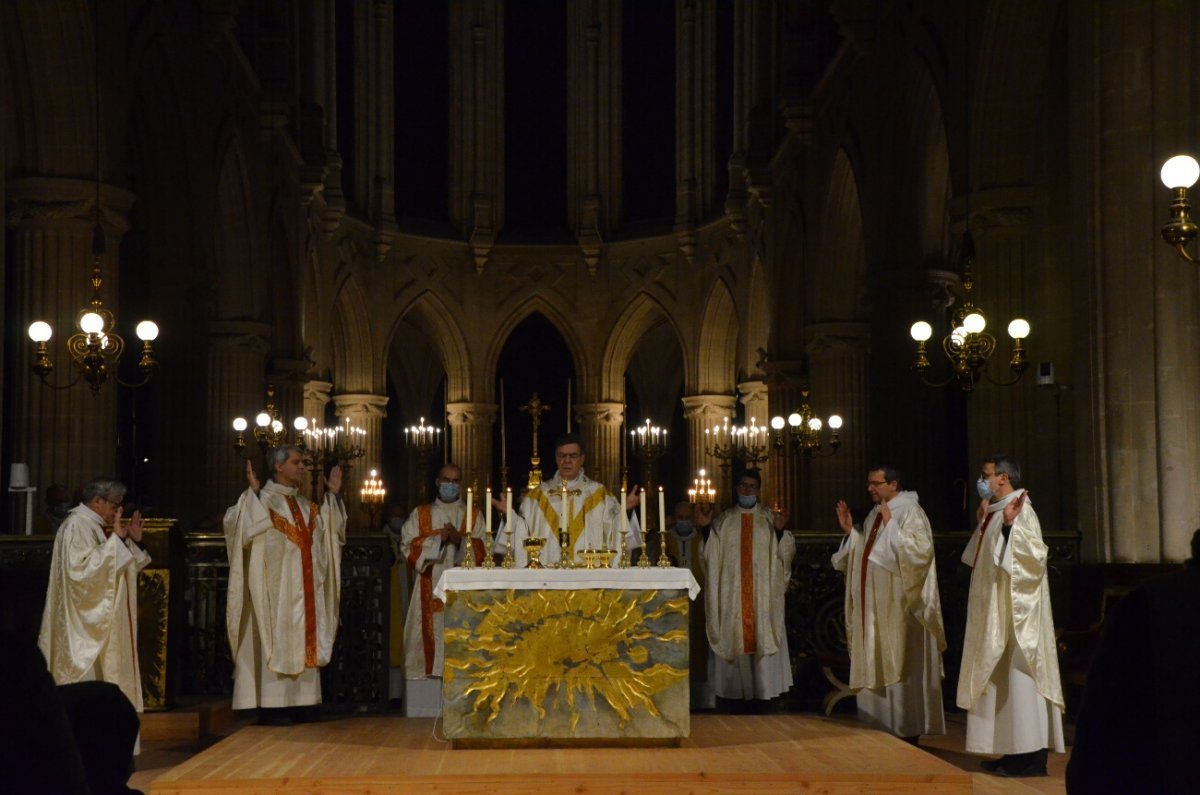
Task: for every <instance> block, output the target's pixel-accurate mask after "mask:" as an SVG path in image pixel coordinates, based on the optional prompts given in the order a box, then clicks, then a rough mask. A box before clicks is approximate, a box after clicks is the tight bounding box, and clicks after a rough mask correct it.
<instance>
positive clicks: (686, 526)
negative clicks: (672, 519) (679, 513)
mask: <svg viewBox="0 0 1200 795" xmlns="http://www.w3.org/2000/svg"><path fill="white" fill-rule="evenodd" d="M692 530H693V527H692V520H691V519H680V520H679V521H678V522H676V523H675V535H677V536H680V537H682V536H690V535H691V534H692Z"/></svg>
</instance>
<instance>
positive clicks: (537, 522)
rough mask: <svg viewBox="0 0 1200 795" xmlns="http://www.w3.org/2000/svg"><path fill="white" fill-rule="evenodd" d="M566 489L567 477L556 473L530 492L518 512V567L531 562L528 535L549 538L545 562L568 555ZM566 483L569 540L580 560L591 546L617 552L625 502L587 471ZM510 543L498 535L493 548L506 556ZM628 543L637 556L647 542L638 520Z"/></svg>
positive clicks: (632, 525) (515, 520)
mask: <svg viewBox="0 0 1200 795" xmlns="http://www.w3.org/2000/svg"><path fill="white" fill-rule="evenodd" d="M562 487H563V482H562V479H561V477H560V476H559V475H558V473H555V475H554V477H553V478H551V479H550V480H544V481H542V483H541V485H539V486H538V487H537V488H536V489H533V490H532V491H529V492H526V494H525V497H524V499H522V501H521V509H520V511H519V512H517V513H514V514H513V528H512V546H513V556H514V557H515V558H516V562H517V566H519V567H523V566H524V565H525V564H526V562H527V560H528V558H527V557H526V555H525V547H524V543H523V542H524V540H525V539H526V538H544V539H546V546H545V548H544V549H543V550H542V554H541V560H542V563H545V564H547V565H552V564H555V563H558V562H559V560H561V559H562V550H561V549H560V547H559V541H558V534H559V529H560V528H561V526H562V521H563V510H562V508H563V493H562ZM566 487H567V496H566V522H567V538H568V541H567V543H568V545H569V546H570V548H571V552H572V557H573V559H574V560H575V562H576V563H582V562H583V556H582V554H581V553H582V551H583V550H585V549H611V550H613V551H614V552H615V551H617V550H618V549H619V548H620V541H619V534H620V532H621V512H622V511H623V510H624V506H622V505H618V504H617V502H618V501H617V498H616V497H614V496H613V494H612V492H610V491H609V490H608V489H606V488H605V487H604V485H603V484H601V483H597V482H596V481H594V480H592V479H591V478H589V477H588V476H587V475H586V474H582V473H581V474H580V475H579V477H577V478H576V479H575V480H572V481H568V482H567V483H566ZM507 544H508V538H507V534H506V533H503V532H502V533H497V534H496V542H495V546H494V547H493V551H494V552H496V553H500V554H502V553H504V551H505V549H506V546H507ZM625 545H626V549H627V550H629V552H630V553H631V554H632V552H633V550H634V549H637V548H638V547H640V546H641V545H642V539H641V532H640V530H639V528H638V527H637V522H636V518H634V519H630V523H629V525H628V529H627V530H626V536H625ZM611 565H613V566H616V565H617V555H613V560H612V564H611Z"/></svg>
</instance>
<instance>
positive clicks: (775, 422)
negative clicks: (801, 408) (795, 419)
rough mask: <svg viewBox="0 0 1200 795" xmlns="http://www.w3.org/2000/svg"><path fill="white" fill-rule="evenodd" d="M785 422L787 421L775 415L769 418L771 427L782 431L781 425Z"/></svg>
mask: <svg viewBox="0 0 1200 795" xmlns="http://www.w3.org/2000/svg"><path fill="white" fill-rule="evenodd" d="M786 424H787V423H786V422H785V421H784V419H783V417H779V416H775V417H772V418H771V427H772V428H774V429H775V430H777V431H782V430H783V426H784V425H786Z"/></svg>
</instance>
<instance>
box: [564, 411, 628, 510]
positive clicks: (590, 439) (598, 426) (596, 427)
mask: <svg viewBox="0 0 1200 795" xmlns="http://www.w3.org/2000/svg"><path fill="white" fill-rule="evenodd" d="M572 408H574V410H575V419H576V420H578V421H579V435H580V436H582V437H583V441H584V443H585V444H586V445H587V465H586V466H587V471H588V477H590V478H593V479H595V480H598V481H600V482H601V483H603V484H604V485H605V486H607V487H608V489H609V491H612V492H613V493H614V494H616V493H617V492H619V491H620V489H621V424H622V422H624V418H625V406H624V405H622V404H621V403H609V402H603V403H576V404H575V405H574V406H573V407H572Z"/></svg>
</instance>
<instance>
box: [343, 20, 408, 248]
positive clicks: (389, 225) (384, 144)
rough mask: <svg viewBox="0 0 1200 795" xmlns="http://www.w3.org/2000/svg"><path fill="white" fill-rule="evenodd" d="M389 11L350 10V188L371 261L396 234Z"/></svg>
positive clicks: (389, 243)
mask: <svg viewBox="0 0 1200 795" xmlns="http://www.w3.org/2000/svg"><path fill="white" fill-rule="evenodd" d="M392 9H393V4H392V2H391V0H368V2H366V3H358V4H356V7H355V14H354V44H355V52H354V96H355V103H354V107H355V113H356V117H355V120H354V130H355V136H356V139H357V140H355V141H354V153H355V175H354V191H355V193H357V194H358V195H357V196H356V197H355V198H357V199H358V202H359V204H360V206H362V207H363V209H364V210H365V211H366V212H367V215H368V217H369V220H370V222H371V224H372V225H373V226H374V227H375V229H374V232H373V233H372V237H371V242H372V245H373V246H374V249H375V256H376V258H377V259H383V258H384V257H386V256H387V253H388V251H390V250H391V247H392V242H393V241H394V240H395V238H396V196H395V187H394V185H395V183H394V180H395V173H396V144H395V123H394V120H395V91H394V90H393V88H392V83H393V77H392V75H393V70H392V61H393V57H392V56H393V47H394V42H393V36H392ZM360 12H361V13H360ZM346 143H347V142H343V145H345V144H346Z"/></svg>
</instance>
